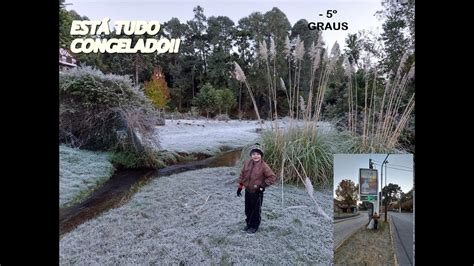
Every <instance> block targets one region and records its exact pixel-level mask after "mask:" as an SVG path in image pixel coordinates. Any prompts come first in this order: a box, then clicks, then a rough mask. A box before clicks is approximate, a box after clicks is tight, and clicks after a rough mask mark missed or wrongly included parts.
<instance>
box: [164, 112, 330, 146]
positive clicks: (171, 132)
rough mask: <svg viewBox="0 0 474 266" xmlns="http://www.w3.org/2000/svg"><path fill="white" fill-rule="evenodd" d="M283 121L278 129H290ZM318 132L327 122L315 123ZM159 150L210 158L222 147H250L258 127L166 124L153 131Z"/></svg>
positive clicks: (248, 124)
mask: <svg viewBox="0 0 474 266" xmlns="http://www.w3.org/2000/svg"><path fill="white" fill-rule="evenodd" d="M290 122H291V121H290V120H289V119H287V118H284V119H280V120H279V124H278V125H279V127H280V128H287V127H288V126H289V125H290ZM293 123H294V124H295V125H296V124H298V125H299V126H304V123H303V122H302V121H299V122H293ZM318 125H319V126H320V128H321V129H323V128H330V127H331V126H330V124H329V123H328V122H319V123H318ZM271 127H272V122H270V121H265V123H264V124H263V129H264V130H270V129H271ZM156 128H157V132H159V139H160V143H161V146H162V148H163V149H165V150H169V151H174V152H186V153H192V152H196V153H198V152H200V153H205V154H210V155H214V154H216V153H217V152H219V150H220V148H221V147H223V146H226V147H230V148H237V147H243V146H245V145H248V144H253V143H255V141H257V139H259V138H260V133H258V132H257V130H258V129H260V128H261V126H260V124H259V123H258V122H257V121H255V120H253V121H249V120H243V121H239V120H230V121H227V122H226V121H215V120H183V119H181V120H166V124H165V125H164V126H159V127H156Z"/></svg>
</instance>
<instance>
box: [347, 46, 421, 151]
mask: <svg viewBox="0 0 474 266" xmlns="http://www.w3.org/2000/svg"><path fill="white" fill-rule="evenodd" d="M408 56H409V54H408V52H406V53H405V54H404V55H403V57H402V58H401V60H400V64H399V67H398V70H397V73H396V74H395V75H392V74H389V75H388V78H386V79H385V80H384V81H383V82H384V86H383V87H384V88H383V90H382V92H380V90H377V82H376V80H377V78H378V77H377V75H378V74H377V69H376V68H374V69H372V70H368V69H365V70H364V72H365V73H366V76H365V77H364V79H365V82H364V83H365V86H364V94H363V97H364V105H363V107H362V108H361V110H359V108H358V106H357V87H356V88H354V85H353V84H357V81H356V80H355V74H354V73H353V72H354V68H353V67H352V66H351V65H350V64H348V63H346V64H345V70H346V71H345V73H346V76H347V77H348V80H349V82H348V106H349V109H348V125H347V128H348V130H349V131H350V132H351V134H352V135H353V136H354V137H355V138H357V139H359V141H360V147H359V149H360V152H365V153H366V152H386V151H393V150H396V149H400V148H401V147H400V145H399V140H400V136H401V135H402V133H403V130H404V129H405V128H406V127H407V125H408V122H409V120H410V118H411V117H412V113H413V112H414V110H415V93H414V92H413V93H411V94H409V95H408V92H407V87H408V85H409V84H410V82H411V81H412V79H413V78H414V74H415V63H413V64H411V65H408V66H406V62H407V58H408ZM346 62H347V61H346ZM406 67H408V71H403V70H404V69H405V68H406ZM371 75H373V78H372V80H373V81H372V82H369V78H370V76H371ZM353 80H354V81H353ZM403 99H408V100H405V101H404V100H403ZM360 116H361V117H362V121H360V120H359V123H358V121H357V118H358V117H360Z"/></svg>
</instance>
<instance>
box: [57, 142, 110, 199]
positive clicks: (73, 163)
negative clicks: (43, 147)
mask: <svg viewBox="0 0 474 266" xmlns="http://www.w3.org/2000/svg"><path fill="white" fill-rule="evenodd" d="M59 156H60V161H59V205H60V206H64V205H65V204H67V203H69V202H70V201H71V200H72V199H74V197H76V196H77V195H79V194H81V193H84V192H85V191H89V190H91V189H93V188H94V187H96V186H97V184H98V183H100V182H104V181H105V180H107V179H108V178H109V177H110V176H111V175H112V173H113V166H112V164H111V163H110V162H109V159H108V158H109V155H108V154H107V153H104V152H92V151H84V150H79V149H73V148H69V147H67V146H63V145H61V146H59Z"/></svg>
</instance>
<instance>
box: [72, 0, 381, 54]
mask: <svg viewBox="0 0 474 266" xmlns="http://www.w3.org/2000/svg"><path fill="white" fill-rule="evenodd" d="M66 4H69V5H67V9H68V10H71V9H73V10H75V11H76V12H78V13H79V14H80V15H81V16H87V17H88V18H89V19H91V20H101V19H103V18H104V17H109V18H110V19H111V22H112V23H114V22H115V21H116V20H158V21H160V22H161V23H163V22H166V21H169V20H170V19H171V18H173V17H176V18H178V19H179V20H180V21H181V23H185V22H186V21H188V20H191V19H192V18H193V16H194V13H193V8H194V7H195V6H197V5H200V6H201V7H203V8H204V15H206V17H210V16H227V17H229V18H230V19H231V20H232V21H233V22H234V23H235V24H237V22H238V20H239V19H241V18H243V17H246V16H248V15H250V14H251V13H253V12H257V11H258V12H261V13H262V14H264V13H266V12H267V11H270V10H271V9H272V8H273V7H278V8H279V9H280V10H281V11H282V12H283V13H285V14H286V16H287V18H288V20H289V21H290V23H291V25H292V26H293V25H294V24H295V23H296V22H297V21H298V20H300V19H306V20H307V21H308V22H312V21H314V22H320V21H321V22H329V21H330V22H347V23H348V26H349V29H348V30H346V31H343V30H340V31H325V32H324V33H323V38H324V40H325V41H326V45H327V46H329V48H330V47H332V45H333V44H334V42H335V41H336V40H337V42H338V43H339V44H340V45H341V49H342V48H343V47H344V40H345V38H346V36H347V34H348V33H356V32H358V31H359V30H362V29H365V30H373V31H375V32H380V31H381V24H382V22H381V21H379V20H378V19H377V18H376V17H375V16H374V14H375V12H376V11H378V10H381V9H382V6H381V1H380V0H333V1H330V0H312V1H309V0H293V1H290V0H263V1H262V0H260V1H256V0H237V1H224V0H204V1H194V0H173V1H171V0H164V1H163V0H124V1H121V0H116V1H114V0H66ZM327 10H337V13H336V14H335V15H334V16H333V17H332V18H330V19H328V18H326V17H325V15H326V13H327ZM319 14H323V16H319Z"/></svg>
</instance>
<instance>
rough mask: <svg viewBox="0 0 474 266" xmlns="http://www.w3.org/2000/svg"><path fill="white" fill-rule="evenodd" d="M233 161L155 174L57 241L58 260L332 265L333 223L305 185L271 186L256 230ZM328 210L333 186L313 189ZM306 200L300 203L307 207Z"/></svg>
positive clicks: (124, 262)
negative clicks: (249, 230) (247, 226)
mask: <svg viewBox="0 0 474 266" xmlns="http://www.w3.org/2000/svg"><path fill="white" fill-rule="evenodd" d="M238 173H239V169H238V168H236V167H220V168H207V169H201V170H196V171H189V172H185V173H180V174H176V175H172V176H168V177H159V178H155V179H153V180H152V181H151V182H150V183H149V184H147V185H145V186H144V187H142V188H141V189H140V190H139V191H138V192H137V193H136V194H134V195H133V197H132V198H131V199H130V201H129V202H128V203H126V204H125V205H123V206H121V207H119V208H116V209H111V210H109V211H107V212H105V213H103V214H102V215H100V216H99V217H97V218H96V219H94V220H90V221H88V222H86V223H84V224H82V225H80V226H78V227H77V228H76V229H75V230H73V231H71V232H70V233H67V234H65V235H64V236H63V237H62V239H61V240H60V264H61V265H69V264H79V265H84V264H85V265H89V264H94V265H97V264H99V265H102V264H105V265H116V264H121V265H122V264H173V265H177V264H180V263H185V264H193V265H195V264H205V265H209V264H214V263H215V264H217V263H219V264H230V263H232V264H238V265H254V264H264V263H265V264H270V265H272V264H279V265H280V264H298V263H299V264H308V263H310V264H324V265H329V264H332V261H333V236H332V230H333V228H332V227H333V224H332V221H328V220H326V219H324V218H323V217H322V216H320V215H318V214H317V213H316V208H315V206H314V202H313V201H312V200H311V198H310V197H309V196H308V194H307V193H306V191H305V190H304V189H303V188H297V187H293V186H285V191H284V192H285V207H289V206H296V207H294V208H282V206H281V187H280V186H278V185H276V184H275V185H274V186H271V187H269V188H268V189H267V190H266V192H265V196H264V199H263V211H262V223H261V226H260V229H259V231H258V232H257V233H256V234H255V235H249V234H246V233H242V232H240V229H241V228H242V227H243V226H244V223H245V222H244V219H245V215H244V199H243V198H244V197H241V198H239V197H236V195H235V193H236V188H237V185H236V178H237V175H238ZM315 197H316V200H317V201H318V203H319V204H320V205H321V207H322V208H323V209H324V211H325V212H326V213H332V209H333V207H332V202H333V201H332V193H331V191H325V192H323V193H321V192H315ZM305 206H306V207H305Z"/></svg>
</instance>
